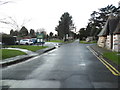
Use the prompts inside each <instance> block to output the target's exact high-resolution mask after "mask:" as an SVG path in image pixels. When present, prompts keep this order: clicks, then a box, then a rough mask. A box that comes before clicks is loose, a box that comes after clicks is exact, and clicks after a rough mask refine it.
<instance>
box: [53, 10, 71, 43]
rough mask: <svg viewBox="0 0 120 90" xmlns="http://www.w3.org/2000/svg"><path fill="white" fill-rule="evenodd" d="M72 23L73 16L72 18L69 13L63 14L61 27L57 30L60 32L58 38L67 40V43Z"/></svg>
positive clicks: (60, 22)
mask: <svg viewBox="0 0 120 90" xmlns="http://www.w3.org/2000/svg"><path fill="white" fill-rule="evenodd" d="M72 23H73V22H72V16H70V14H69V13H68V12H65V13H64V14H62V16H61V18H60V21H59V25H58V26H57V27H56V29H55V30H56V31H57V32H58V36H59V37H60V38H65V41H66V35H69V33H70V29H71V28H70V27H71V26H73V24H72Z"/></svg>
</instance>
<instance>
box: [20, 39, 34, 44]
mask: <svg viewBox="0 0 120 90" xmlns="http://www.w3.org/2000/svg"><path fill="white" fill-rule="evenodd" d="M20 44H24V45H25V44H26V45H32V44H33V41H32V39H21V40H20Z"/></svg>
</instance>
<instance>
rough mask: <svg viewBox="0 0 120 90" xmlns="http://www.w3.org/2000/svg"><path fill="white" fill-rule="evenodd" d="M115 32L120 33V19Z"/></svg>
mask: <svg viewBox="0 0 120 90" xmlns="http://www.w3.org/2000/svg"><path fill="white" fill-rule="evenodd" d="M113 33H114V34H120V21H119V23H118V25H117V28H116V29H115V31H114V32H113Z"/></svg>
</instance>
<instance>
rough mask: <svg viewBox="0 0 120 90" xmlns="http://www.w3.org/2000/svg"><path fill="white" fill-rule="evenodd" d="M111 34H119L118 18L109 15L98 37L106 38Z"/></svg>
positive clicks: (119, 22)
mask: <svg viewBox="0 0 120 90" xmlns="http://www.w3.org/2000/svg"><path fill="white" fill-rule="evenodd" d="M113 33H114V34H115V33H120V17H119V16H117V17H115V16H113V15H112V14H111V15H110V16H109V18H108V20H107V22H106V23H105V26H104V27H103V29H102V30H101V32H100V33H99V34H98V36H107V35H110V34H113Z"/></svg>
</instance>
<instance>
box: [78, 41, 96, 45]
mask: <svg viewBox="0 0 120 90" xmlns="http://www.w3.org/2000/svg"><path fill="white" fill-rule="evenodd" d="M80 43H83V44H93V43H97V41H91V42H86V41H80Z"/></svg>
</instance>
